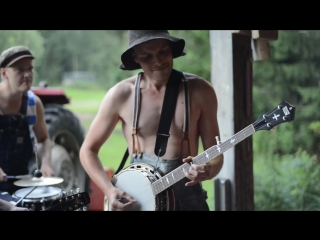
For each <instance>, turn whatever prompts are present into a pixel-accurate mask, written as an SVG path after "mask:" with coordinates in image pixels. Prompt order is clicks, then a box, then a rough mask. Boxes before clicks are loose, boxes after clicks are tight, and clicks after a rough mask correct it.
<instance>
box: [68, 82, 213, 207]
mask: <svg viewBox="0 0 320 240" xmlns="http://www.w3.org/2000/svg"><path fill="white" fill-rule="evenodd" d="M63 89H64V91H65V93H66V94H67V96H68V97H70V98H71V103H70V104H68V105H66V108H68V109H70V110H71V111H72V112H73V113H74V114H75V115H76V116H78V117H79V119H80V121H81V124H82V126H83V127H84V128H85V129H86V131H88V129H89V127H90V125H91V123H92V120H93V119H94V117H95V115H96V113H97V112H98V109H99V106H100V102H101V101H102V99H103V97H104V96H105V94H106V90H102V89H98V88H96V89H91V88H85V89H77V88H74V87H72V88H71V87H63ZM126 147H127V146H126V142H125V140H124V138H123V137H122V131H121V126H120V125H117V127H116V129H115V131H114V132H113V134H112V135H111V136H110V138H109V139H108V141H107V142H106V143H105V144H104V145H103V146H102V148H101V150H100V153H99V158H100V159H101V161H102V164H103V166H104V167H108V168H110V169H112V170H113V171H116V169H117V168H118V166H119V164H120V161H121V159H122V157H123V154H124V152H125V150H126ZM199 151H200V152H202V151H203V148H202V145H201V144H200V146H199ZM128 162H129V161H127V164H126V166H127V165H128ZM203 187H204V189H205V190H207V191H208V200H207V202H208V204H209V207H210V210H214V198H213V181H206V182H203Z"/></svg>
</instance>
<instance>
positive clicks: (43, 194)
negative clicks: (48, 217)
mask: <svg viewBox="0 0 320 240" xmlns="http://www.w3.org/2000/svg"><path fill="white" fill-rule="evenodd" d="M33 188H34V187H27V188H22V189H20V190H18V191H16V192H15V193H14V194H13V195H12V196H13V197H15V198H18V199H19V200H20V199H21V198H23V200H22V201H21V202H20V203H19V206H21V207H26V208H29V209H31V210H33V211H41V210H43V209H45V208H48V207H49V206H50V204H51V203H52V201H53V200H55V199H57V198H58V197H60V193H61V192H62V190H61V189H60V188H57V187H51V186H50V187H46V186H40V187H36V188H35V189H34V190H33V191H32V192H31V193H30V191H31V190H32V189H33ZM28 193H30V194H29V195H28V196H26V195H27V194H28ZM24 196H26V197H25V198H24ZM19 200H18V201H19Z"/></svg>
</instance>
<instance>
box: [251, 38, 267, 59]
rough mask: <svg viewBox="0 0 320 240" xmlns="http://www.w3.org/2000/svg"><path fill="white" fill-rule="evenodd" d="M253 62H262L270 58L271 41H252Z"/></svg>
mask: <svg viewBox="0 0 320 240" xmlns="http://www.w3.org/2000/svg"><path fill="white" fill-rule="evenodd" d="M251 49H252V60H253V61H262V60H266V59H268V58H270V45H269V41H268V40H265V39H261V38H258V39H251Z"/></svg>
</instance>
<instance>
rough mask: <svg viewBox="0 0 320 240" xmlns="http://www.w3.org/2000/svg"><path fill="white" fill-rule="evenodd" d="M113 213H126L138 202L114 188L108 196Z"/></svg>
mask: <svg viewBox="0 0 320 240" xmlns="http://www.w3.org/2000/svg"><path fill="white" fill-rule="evenodd" d="M107 198H108V201H109V206H110V210H111V211H126V210H129V209H130V207H131V206H132V205H133V204H134V203H136V202H137V200H135V199H134V198H133V197H131V196H130V195H128V194H127V193H125V192H124V191H122V190H121V189H119V188H115V187H113V188H112V189H111V190H110V191H109V193H108V195H107Z"/></svg>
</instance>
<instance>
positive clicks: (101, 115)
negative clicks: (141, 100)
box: [80, 84, 128, 195]
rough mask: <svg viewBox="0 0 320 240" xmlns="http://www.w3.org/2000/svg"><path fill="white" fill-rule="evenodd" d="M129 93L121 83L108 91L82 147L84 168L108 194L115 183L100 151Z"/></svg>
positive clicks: (117, 120)
mask: <svg viewBox="0 0 320 240" xmlns="http://www.w3.org/2000/svg"><path fill="white" fill-rule="evenodd" d="M127 95H128V91H127V90H126V87H125V88H123V87H121V85H120V86H119V84H118V85H116V86H114V87H113V88H111V89H110V90H109V91H108V92H107V94H106V96H105V97H104V99H103V101H102V102H101V105H100V108H99V110H98V113H97V115H96V117H95V119H94V120H93V122H92V124H91V126H90V128H89V130H88V133H87V135H86V138H85V140H84V142H83V144H82V146H81V149H80V161H81V163H82V165H83V167H84V169H85V170H86V172H87V173H88V175H89V176H90V178H91V179H92V180H93V181H94V182H95V183H96V184H97V186H98V187H99V188H100V189H101V190H102V191H103V193H104V194H105V195H108V194H107V193H108V190H109V189H111V188H112V187H113V185H112V184H111V182H110V180H109V179H108V176H107V175H106V173H105V171H104V168H103V166H102V163H101V160H100V159H99V157H98V153H99V151H100V148H101V146H102V145H103V144H104V143H105V142H106V141H107V139H108V138H109V136H110V135H111V133H112V132H113V130H114V128H115V127H116V125H117V123H118V122H119V120H120V116H119V110H120V108H121V106H122V102H123V101H125V99H126V98H127Z"/></svg>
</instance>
